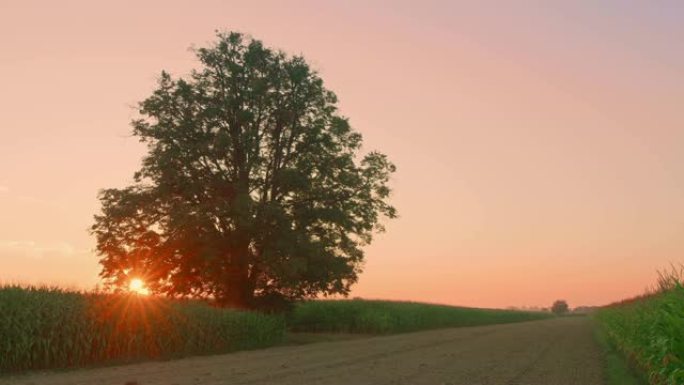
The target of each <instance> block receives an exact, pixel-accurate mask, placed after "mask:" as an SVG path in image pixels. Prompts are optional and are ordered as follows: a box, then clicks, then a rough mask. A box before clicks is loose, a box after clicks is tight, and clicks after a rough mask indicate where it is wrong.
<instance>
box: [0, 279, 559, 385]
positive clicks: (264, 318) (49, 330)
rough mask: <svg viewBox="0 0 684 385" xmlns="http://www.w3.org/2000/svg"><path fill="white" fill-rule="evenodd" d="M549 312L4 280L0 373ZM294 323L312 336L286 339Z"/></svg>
mask: <svg viewBox="0 0 684 385" xmlns="http://www.w3.org/2000/svg"><path fill="white" fill-rule="evenodd" d="M547 317H552V315H551V314H550V313H542V312H526V311H514V310H491V309H473V308H462V307H452V306H442V305H430V304H421V303H410V302H391V301H365V300H337V301H307V302H300V303H298V304H296V305H295V306H294V307H293V308H292V310H291V311H290V312H289V313H287V314H283V315H272V314H263V313H259V312H245V311H233V310H227V309H222V308H218V307H213V306H210V305H209V304H207V303H206V302H202V301H195V300H192V301H190V300H183V301H179V300H170V299H164V298H158V297H154V296H144V295H138V294H132V293H119V294H103V293H84V292H75V291H66V290H62V289H59V288H45V287H21V286H0V373H14V372H21V371H26V370H35V369H59V368H70V367H84V366H93V365H99V364H111V363H127V362H135V361H141V360H148V359H164V358H175V357H182V356H189V355H203V354H215V353H224V352H229V351H234V350H242V349H255V348H263V347H268V346H273V345H277V344H281V343H283V342H285V343H288V341H296V342H298V343H306V342H307V341H309V340H310V341H309V342H312V341H318V340H320V338H319V337H317V336H323V337H324V338H327V339H330V340H335V338H334V336H333V335H331V334H328V335H327V336H326V335H324V334H315V333H337V334H339V335H342V334H343V333H347V337H346V338H353V337H352V336H350V335H352V334H357V335H358V334H389V333H402V332H410V331H418V330H425V329H435V328H444V327H459V326H475V325H487V324H500V323H509V322H520V321H529V320H535V319H542V318H547ZM288 329H289V330H290V331H292V332H296V333H295V334H296V335H299V336H302V335H304V336H307V337H306V338H305V341H303V342H302V341H300V339H298V338H287V339H286V338H285V335H286V331H287V330H288ZM291 336H294V334H292V335H291Z"/></svg>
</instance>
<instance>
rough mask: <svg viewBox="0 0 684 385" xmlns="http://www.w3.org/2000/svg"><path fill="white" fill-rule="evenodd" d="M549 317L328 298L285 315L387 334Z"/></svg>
mask: <svg viewBox="0 0 684 385" xmlns="http://www.w3.org/2000/svg"><path fill="white" fill-rule="evenodd" d="M549 317H552V315H551V314H550V313H542V312H526V311H513V310H493V309H475V308H465V307H454V306H444V305H431V304H424V303H413V302H393V301H367V300H339V301H336V300H331V301H308V302H304V303H301V304H299V305H297V306H296V307H295V308H294V310H293V311H292V313H291V314H290V316H289V318H288V325H289V327H290V329H292V330H293V331H306V332H345V333H370V334H389V333H402V332H411V331H418V330H425V329H435V328H445V327H459V326H475V325H489V324H500V323H509V322H521V321H531V320H536V319H543V318H549Z"/></svg>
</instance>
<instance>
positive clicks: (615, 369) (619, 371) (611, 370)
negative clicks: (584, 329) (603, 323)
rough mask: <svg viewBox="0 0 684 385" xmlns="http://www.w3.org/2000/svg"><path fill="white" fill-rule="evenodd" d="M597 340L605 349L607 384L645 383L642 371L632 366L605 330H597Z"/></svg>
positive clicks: (638, 384) (642, 384) (632, 384)
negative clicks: (611, 341) (639, 371)
mask: <svg viewBox="0 0 684 385" xmlns="http://www.w3.org/2000/svg"><path fill="white" fill-rule="evenodd" d="M595 338H596V341H597V342H598V344H599V345H600V346H601V348H602V349H603V353H604V364H605V376H606V383H607V385H644V384H645V381H644V380H643V379H641V378H640V373H638V372H635V370H634V369H633V368H630V366H629V365H628V363H627V361H626V360H625V357H623V356H622V354H621V353H620V352H619V351H618V350H617V349H616V347H615V346H613V345H612V344H611V343H610V341H609V340H608V337H607V336H606V334H605V333H604V331H603V330H599V329H597V330H596V334H595Z"/></svg>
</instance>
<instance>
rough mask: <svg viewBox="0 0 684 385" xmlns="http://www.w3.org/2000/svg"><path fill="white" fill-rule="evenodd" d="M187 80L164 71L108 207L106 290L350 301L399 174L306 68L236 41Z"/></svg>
mask: <svg viewBox="0 0 684 385" xmlns="http://www.w3.org/2000/svg"><path fill="white" fill-rule="evenodd" d="M195 52H196V55H197V58H198V59H199V62H200V63H201V68H199V69H197V70H194V71H193V72H192V73H191V74H190V75H188V76H187V78H174V77H172V76H171V75H170V74H168V73H166V72H162V74H161V76H160V78H159V82H158V86H157V88H156V90H155V91H154V92H153V93H152V95H151V96H150V97H148V98H147V99H145V100H144V101H142V102H141V103H140V106H139V113H140V117H139V119H136V120H134V121H133V122H132V126H133V134H134V135H135V136H137V137H138V138H139V139H140V141H142V142H144V143H146V145H147V148H148V153H147V155H146V156H145V157H144V159H143V161H142V166H141V168H140V170H139V171H137V172H136V173H135V174H134V184H132V185H131V186H128V187H126V188H122V189H116V188H111V189H105V190H102V191H101V192H100V194H99V199H100V201H101V204H102V208H101V213H99V214H98V215H96V216H95V224H94V225H93V227H92V232H93V234H94V235H95V236H96V238H97V251H98V253H99V255H100V262H101V265H102V271H101V273H100V275H101V276H102V278H103V279H104V281H105V283H106V284H108V285H110V286H113V287H121V286H124V285H126V283H127V282H128V280H130V279H131V277H140V278H142V279H144V281H145V282H146V285H147V287H148V288H149V289H150V290H151V291H152V292H154V293H159V294H166V295H169V296H177V297H181V296H192V297H211V298H215V299H216V300H217V301H218V302H219V303H220V304H223V305H225V306H235V307H249V306H253V305H254V303H255V301H256V299H258V298H266V297H277V298H285V299H294V298H302V297H311V296H315V295H317V294H321V293H322V294H335V293H339V294H347V293H348V292H349V290H350V286H351V285H352V284H353V283H355V282H356V281H357V279H358V274H359V272H360V270H361V267H362V262H363V260H364V253H363V250H362V247H363V246H364V245H367V244H369V243H370V242H371V240H372V236H373V234H374V233H376V232H378V231H383V227H382V224H381V220H382V218H383V217H388V218H393V217H395V216H396V211H395V209H394V208H393V207H392V206H391V205H390V204H389V203H388V198H389V195H390V189H389V187H388V181H389V177H390V175H391V174H392V173H393V172H394V171H395V166H394V165H393V164H392V163H391V162H390V161H389V160H388V158H387V157H386V156H385V155H383V154H381V153H379V152H370V153H367V154H365V155H362V154H360V153H359V152H360V149H361V144H362V137H361V135H360V134H359V133H358V132H356V131H355V130H353V129H352V128H351V126H350V124H349V121H348V119H346V118H345V117H343V116H341V115H340V114H339V112H338V109H337V106H336V104H337V98H336V96H335V94H334V93H333V92H331V91H329V90H327V89H326V88H325V87H324V84H323V81H322V79H321V78H320V77H319V75H318V74H317V73H316V72H315V71H314V70H312V69H311V68H310V67H309V65H308V64H307V63H306V61H305V60H304V59H303V58H302V57H300V56H289V55H286V54H285V53H283V52H282V51H279V50H274V49H269V48H267V47H265V46H264V45H263V44H262V42H261V41H258V40H254V39H252V38H249V37H246V36H244V35H242V34H239V33H219V34H218V40H217V41H216V42H215V43H214V44H213V45H211V46H209V47H207V48H199V49H196V50H195Z"/></svg>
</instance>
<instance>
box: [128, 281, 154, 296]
mask: <svg viewBox="0 0 684 385" xmlns="http://www.w3.org/2000/svg"><path fill="white" fill-rule="evenodd" d="M128 290H129V291H130V292H132V293H135V294H141V295H148V294H150V291H149V290H148V289H147V288H146V287H145V282H143V280H142V279H140V278H133V279H131V282H129V283H128Z"/></svg>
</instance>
